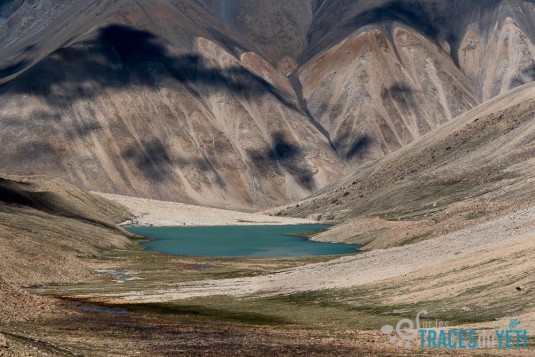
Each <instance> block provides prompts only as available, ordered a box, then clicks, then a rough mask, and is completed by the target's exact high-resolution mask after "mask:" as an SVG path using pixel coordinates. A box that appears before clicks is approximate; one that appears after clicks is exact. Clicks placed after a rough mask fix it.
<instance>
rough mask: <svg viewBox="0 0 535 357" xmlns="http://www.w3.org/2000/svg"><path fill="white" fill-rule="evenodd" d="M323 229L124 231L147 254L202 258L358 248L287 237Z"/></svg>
mask: <svg viewBox="0 0 535 357" xmlns="http://www.w3.org/2000/svg"><path fill="white" fill-rule="evenodd" d="M327 228H329V226H324V225H315V224H308V225H306V224H305V225H292V226H220V227H126V229H127V230H128V231H130V232H132V233H135V234H138V235H141V236H144V237H147V238H150V239H151V240H150V241H148V242H143V243H142V245H143V246H145V247H146V248H147V249H148V250H150V251H155V252H161V253H167V254H173V255H185V256H202V257H265V258H267V257H299V256H310V255H333V254H350V253H355V252H357V251H358V247H357V246H354V245H347V244H335V243H321V242H313V241H309V240H307V239H305V238H301V237H294V236H288V235H290V234H296V233H303V232H312V231H316V230H319V229H327Z"/></svg>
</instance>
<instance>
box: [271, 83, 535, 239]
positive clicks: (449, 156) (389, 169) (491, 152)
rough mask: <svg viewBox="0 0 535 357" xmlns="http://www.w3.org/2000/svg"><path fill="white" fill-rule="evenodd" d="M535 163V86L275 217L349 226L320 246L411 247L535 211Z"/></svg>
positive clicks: (503, 98) (339, 228)
mask: <svg viewBox="0 0 535 357" xmlns="http://www.w3.org/2000/svg"><path fill="white" fill-rule="evenodd" d="M534 163H535V83H531V84H526V85H524V86H522V87H519V88H517V89H515V90H513V91H511V92H509V93H507V94H504V95H501V96H498V97H496V98H494V99H492V100H490V101H488V102H486V103H485V104H482V105H481V106H478V107H477V108H474V109H473V110H471V111H469V112H467V113H465V114H463V115H462V116H460V117H459V118H457V119H456V120H455V121H453V122H450V123H448V124H446V125H444V126H442V127H441V128H439V129H437V130H435V131H433V132H430V133H428V134H427V135H425V136H423V137H421V138H419V139H417V140H416V141H414V142H413V143H411V144H409V145H407V146H405V147H404V148H402V149H400V150H398V151H397V152H395V153H392V154H390V155H387V156H386V157H384V158H382V159H379V160H376V161H374V162H372V163H368V164H365V165H362V166H360V167H358V168H356V169H355V170H354V171H353V172H352V173H350V174H348V175H347V176H345V177H344V178H342V179H341V180H340V181H338V182H337V183H336V184H334V185H332V186H330V187H326V188H325V189H324V190H323V191H321V192H318V194H317V196H316V197H313V198H309V199H308V200H305V201H303V202H299V203H298V204H292V205H291V206H288V207H286V208H284V209H283V210H282V211H281V210H276V211H273V212H272V213H274V214H277V215H281V214H282V215H291V216H303V217H313V218H316V219H319V220H325V219H327V220H330V221H334V222H339V223H342V222H343V223H342V224H340V225H338V226H336V227H335V228H334V229H332V230H329V231H328V232H326V233H325V234H324V235H323V236H320V237H318V238H319V239H327V240H330V241H345V242H352V243H357V244H361V245H366V248H367V249H373V248H385V247H390V246H395V245H404V244H410V243H414V242H416V241H419V240H424V239H427V238H431V237H434V236H439V235H444V234H447V233H449V232H453V231H457V230H459V229H461V228H465V227H472V226H474V225H476V224H478V223H480V222H485V221H494V220H495V219H496V218H497V217H500V216H502V215H503V214H505V213H509V212H514V211H517V210H519V209H521V208H523V207H531V206H532V205H533V203H534V202H535V190H534V187H535V186H534V185H533V183H534V180H535V170H534V167H535V166H534Z"/></svg>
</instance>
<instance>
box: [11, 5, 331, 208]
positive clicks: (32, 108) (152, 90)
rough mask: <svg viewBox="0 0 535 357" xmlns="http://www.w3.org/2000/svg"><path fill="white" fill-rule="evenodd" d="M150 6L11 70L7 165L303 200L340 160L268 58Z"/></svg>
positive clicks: (139, 191) (88, 183) (173, 195)
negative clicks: (146, 12) (173, 20)
mask: <svg viewBox="0 0 535 357" xmlns="http://www.w3.org/2000/svg"><path fill="white" fill-rule="evenodd" d="M171 3H172V2H171ZM144 4H145V3H143V5H144ZM180 4H182V3H180ZM175 5H176V4H175ZM147 6H153V7H152V8H150V11H149V13H150V14H151V15H150V16H152V18H149V19H147V18H143V15H144V14H143V13H140V12H139V11H140V10H139V9H138V8H140V5H139V4H136V6H133V7H127V8H125V7H121V8H120V9H121V11H119V10H117V9H116V10H115V11H116V12H113V16H112V17H111V18H109V19H105V20H103V23H109V22H112V21H113V22H116V21H123V22H124V23H125V25H107V26H104V27H100V28H98V29H97V30H96V31H90V32H87V33H85V34H83V36H80V38H78V39H72V40H70V41H69V43H72V44H70V45H68V46H66V47H63V48H60V49H58V50H57V51H55V52H53V53H52V54H50V55H48V56H46V57H45V58H44V59H42V60H40V61H39V62H38V63H37V64H35V65H34V66H31V65H27V66H28V67H30V68H29V69H28V70H26V71H24V66H21V67H20V68H17V70H16V71H14V72H13V74H12V75H11V77H14V79H12V80H10V81H8V82H7V83H6V84H5V85H4V86H3V87H2V88H1V89H0V91H1V94H0V95H1V96H2V99H3V100H2V102H1V103H0V107H1V108H0V110H1V112H2V113H3V116H2V118H1V119H0V120H1V121H2V128H3V130H2V131H1V133H0V137H1V141H2V142H3V143H4V142H5V143H7V144H6V145H5V147H4V148H2V155H1V157H0V160H1V162H2V167H6V168H8V171H9V172H11V173H16V174H34V173H43V172H46V173H47V174H49V175H53V176H59V177H63V178H65V179H66V180H68V181H69V182H72V183H76V184H78V185H80V186H82V187H84V188H87V189H93V190H102V191H108V192H117V193H123V194H127V195H135V196H144V197H154V198H159V199H171V200H179V201H183V202H190V203H197V204H203V205H211V206H225V207H232V208H239V209H247V208H254V207H267V206H272V205H277V204H281V203H283V202H287V201H288V200H294V199H298V198H300V197H304V196H306V195H308V194H310V193H311V192H313V191H314V190H315V189H317V188H319V187H322V186H324V185H325V184H327V183H328V182H330V181H331V180H332V179H333V178H334V177H335V175H337V174H338V173H339V172H340V171H341V170H342V165H341V163H340V160H339V159H338V158H337V157H336V155H335V153H334V152H333V150H332V147H331V145H330V143H329V141H328V139H327V138H326V137H325V136H324V135H323V134H322V133H320V132H319V131H318V130H317V128H315V127H314V126H313V125H312V124H311V123H310V121H309V118H307V117H306V115H304V113H303V112H302V111H301V110H300V109H299V108H298V106H297V102H296V100H295V94H294V93H293V89H292V87H291V86H290V85H289V83H288V80H287V79H286V77H284V76H282V75H281V74H280V73H279V72H278V71H277V70H276V69H275V68H274V67H273V66H272V65H271V64H269V63H268V62H266V61H265V60H263V59H262V58H259V57H258V56H257V55H250V52H247V51H246V47H239V48H238V47H236V48H234V49H235V52H232V51H230V50H229V49H228V46H226V45H225V43H227V44H228V43H232V41H233V40H232V39H231V37H232V36H231V35H228V36H227V35H222V34H221V33H218V34H216V35H215V36H212V35H210V32H213V31H211V30H210V27H209V26H208V25H207V29H206V28H203V29H199V24H197V25H196V27H195V26H194V27H192V28H193V30H189V32H186V31H185V29H184V25H183V24H180V25H177V26H179V27H180V29H175V30H170V29H169V27H168V26H166V24H167V20H168V21H171V20H170V19H171V18H172V16H171V15H167V14H166V13H165V10H172V9H173V7H172V6H171V5H169V6H168V7H167V8H162V9H159V8H154V6H156V5H150V3H149V5H147ZM159 6H163V5H161V4H160V5H159ZM177 6H178V5H177ZM184 6H185V5H184ZM79 10H80V11H82V10H81V9H79ZM92 11H94V10H92ZM117 11H118V12H117ZM123 11H124V14H123ZM181 11H182V12H183V11H185V10H183V9H181V8H179V9H178V10H176V14H175V15H176V16H182V15H180V12H181ZM198 12H199V13H200V14H201V15H203V16H205V15H206V16H208V17H209V15H208V14H207V13H206V11H205V12H203V10H202V8H200V9H199V10H198ZM199 16H200V15H199ZM88 17H90V16H89V15H88ZM166 19H167V20H166ZM214 21H216V20H214ZM158 22H159V24H162V25H163V26H162V27H158V26H154V24H155V23H158ZM81 23H82V24H83V21H81ZM199 23H201V24H202V23H203V22H202V17H201V20H199ZM128 24H136V25H140V26H141V25H143V26H146V27H148V26H152V27H151V28H156V32H155V33H152V32H148V31H144V30H142V29H140V28H136V27H133V26H131V25H128ZM54 26H57V25H56V24H54ZM65 26H68V24H66V25H65ZM175 33H178V34H180V35H179V36H178V38H177V37H176V36H175V35H174V34H175ZM203 33H204V34H206V36H207V37H206V38H204V37H202V36H200V35H199V34H203ZM58 36H59V35H58ZM168 38H169V40H167V39H168ZM216 38H217V40H216ZM40 40H41V42H38V43H39V44H40V45H39V46H42V45H43V43H44V42H45V41H44V39H40ZM240 53H242V54H243V55H242V56H240V57H241V60H240V57H238V54H240ZM34 55H36V54H34ZM26 57H27V58H29V59H28V60H27V61H23V63H24V65H25V66H26V63H31V62H33V57H32V56H30V55H29V54H26ZM242 61H243V63H242ZM19 70H20V72H19ZM255 73H258V74H259V75H261V76H263V77H260V76H259V75H257V74H255ZM264 78H265V79H264ZM7 79H9V78H7Z"/></svg>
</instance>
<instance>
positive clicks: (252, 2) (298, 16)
mask: <svg viewBox="0 0 535 357" xmlns="http://www.w3.org/2000/svg"><path fill="white" fill-rule="evenodd" d="M201 2H202V3H203V4H204V5H205V6H206V7H207V8H208V9H210V11H211V12H212V13H213V14H215V15H216V16H218V17H219V18H220V19H222V20H223V21H224V22H225V24H226V25H227V26H228V27H229V28H230V29H232V30H233V31H235V32H237V33H239V34H240V35H241V36H240V37H242V38H243V39H244V40H245V41H246V42H247V43H248V44H250V46H252V47H253V48H254V49H255V50H256V52H258V54H260V55H261V56H262V57H264V58H266V59H267V60H268V61H269V62H271V63H272V64H273V65H275V66H276V67H278V68H280V69H281V70H282V71H283V72H284V71H285V72H291V69H292V68H293V69H295V66H296V61H297V60H298V58H299V56H300V54H301V53H302V52H303V51H304V50H305V49H306V47H307V44H308V43H307V32H308V29H309V27H310V24H311V22H312V20H313V15H314V14H313V6H312V3H311V1H310V0H287V1H256V0H201Z"/></svg>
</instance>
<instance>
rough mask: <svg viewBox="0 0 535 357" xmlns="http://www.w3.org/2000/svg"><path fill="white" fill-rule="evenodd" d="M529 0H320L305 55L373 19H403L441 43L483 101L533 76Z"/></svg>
mask: <svg viewBox="0 0 535 357" xmlns="http://www.w3.org/2000/svg"><path fill="white" fill-rule="evenodd" d="M534 17H535V3H534V2H533V1H531V0H529V1H523V0H489V1H483V2H482V1H479V0H463V1H441V0H395V1H393V0H379V1H377V0H360V1H343V0H334V1H317V2H316V13H315V17H314V21H313V22H312V24H311V28H310V30H309V46H308V47H307V50H306V51H305V52H304V53H303V56H302V57H303V59H304V60H305V61H308V60H310V59H311V58H312V57H314V56H315V55H317V54H318V53H321V52H323V51H325V50H327V49H328V48H330V47H331V46H332V45H333V44H334V43H338V42H340V41H343V40H344V39H345V38H346V37H347V36H351V34H353V33H355V32H356V31H360V30H362V29H364V28H366V27H367V26H370V25H375V26H377V25H381V24H384V23H389V22H392V21H394V22H398V23H401V24H404V25H406V26H408V27H410V28H411V29H413V30H414V31H415V32H418V33H420V34H422V35H425V36H426V37H427V39H428V40H429V41H432V42H434V43H435V44H436V45H438V46H439V47H441V48H442V49H443V51H444V52H446V53H447V54H448V55H449V56H451V58H452V60H453V62H454V63H455V64H456V65H457V66H458V67H459V68H460V69H461V70H462V71H463V72H464V73H465V74H466V75H467V76H468V78H469V79H470V81H471V83H472V86H473V87H474V92H475V94H476V95H477V97H478V99H479V100H480V101H485V100H488V99H490V98H492V97H494V96H496V95H499V94H502V93H504V92H506V91H507V90H509V89H512V88H514V87H517V86H519V85H521V84H524V83H527V82H530V81H532V80H534V79H535V75H533V64H534V63H535V55H534V53H533V43H534V42H535V22H534V21H533V19H534Z"/></svg>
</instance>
